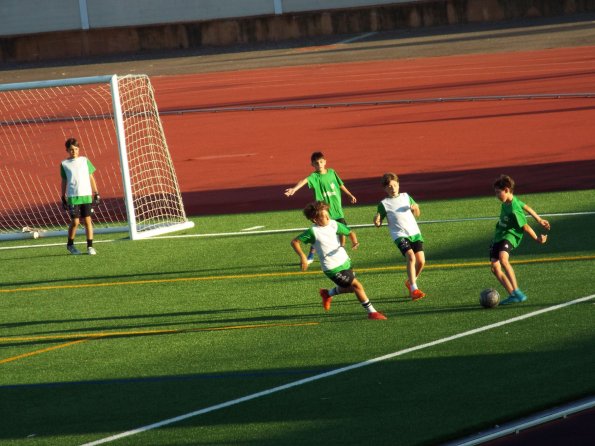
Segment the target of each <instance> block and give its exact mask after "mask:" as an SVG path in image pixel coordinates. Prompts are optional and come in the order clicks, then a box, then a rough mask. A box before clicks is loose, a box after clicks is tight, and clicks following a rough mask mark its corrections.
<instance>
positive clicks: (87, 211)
mask: <svg viewBox="0 0 595 446" xmlns="http://www.w3.org/2000/svg"><path fill="white" fill-rule="evenodd" d="M64 145H65V146H66V152H68V154H69V157H68V158H67V159H65V160H64V161H62V164H60V176H61V177H62V187H61V190H62V206H63V207H64V209H65V210H68V213H69V215H70V218H71V222H70V226H69V227H68V243H67V245H66V249H68V252H70V253H71V254H73V255H79V254H80V253H81V252H80V251H79V250H78V249H76V247H75V246H74V238H75V236H76V230H77V228H78V225H79V223H80V219H81V217H82V218H83V222H84V225H85V233H86V235H87V253H88V254H89V255H95V254H97V251H95V248H93V222H92V221H91V216H92V215H93V204H97V203H99V192H98V191H97V184H96V183H95V178H94V177H93V172H95V167H94V166H93V164H91V161H89V160H88V159H87V158H85V157H84V156H79V150H80V149H79V143H78V141H77V140H76V139H75V138H68V139H67V140H66V142H65V143H64Z"/></svg>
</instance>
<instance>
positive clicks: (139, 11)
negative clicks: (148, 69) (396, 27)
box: [0, 0, 423, 36]
mask: <svg viewBox="0 0 595 446" xmlns="http://www.w3.org/2000/svg"><path fill="white" fill-rule="evenodd" d="M416 1H417V2H419V1H423V0H0V36H11V35H26V34H36V33H44V32H51V31H72V30H87V29H98V28H115V27H130V26H143V25H155V24H165V23H182V22H200V21H206V20H216V19H229V18H245V17H254V16H264V15H273V14H278V15H280V14H284V13H292V12H304V11H319V10H330V9H344V8H355V7H368V6H375V5H385V4H391V3H392V4H395V3H406V2H409V3H415V2H416Z"/></svg>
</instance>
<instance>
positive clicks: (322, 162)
mask: <svg viewBox="0 0 595 446" xmlns="http://www.w3.org/2000/svg"><path fill="white" fill-rule="evenodd" d="M310 163H311V164H312V167H314V172H312V173H311V174H310V175H308V176H307V177H306V178H304V179H303V180H300V181H299V182H298V183H297V184H296V185H295V186H293V187H290V188H289V189H285V196H287V197H291V196H292V195H293V194H295V193H296V192H297V191H298V190H299V189H301V188H302V187H303V186H305V185H306V184H307V185H308V187H309V188H310V189H312V190H313V192H314V199H315V200H317V201H323V202H325V203H327V204H328V205H329V210H328V212H329V215H330V217H331V218H332V219H333V220H336V221H338V222H339V223H343V224H344V225H345V226H347V222H346V221H345V214H344V213H343V206H342V204H341V191H343V193H345V195H347V196H348V197H349V199H350V200H351V203H352V204H355V203H357V199H356V198H355V196H354V195H353V194H352V193H351V192H349V190H348V189H347V187H345V184H344V183H343V180H341V178H339V175H338V174H337V172H335V170H333V169H331V168H327V167H326V159H325V157H324V154H323V153H322V152H314V153H312V155H311V156H310ZM344 245H345V237H344V236H341V246H344ZM314 252H315V250H314V247H311V248H310V252H309V253H308V257H307V260H308V263H312V262H313V261H314Z"/></svg>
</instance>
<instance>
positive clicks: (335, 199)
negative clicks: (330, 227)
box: [308, 169, 345, 220]
mask: <svg viewBox="0 0 595 446" xmlns="http://www.w3.org/2000/svg"><path fill="white" fill-rule="evenodd" d="M341 186H343V180H341V178H339V175H337V172H335V171H334V170H333V169H326V173H319V172H312V173H311V174H310V175H309V176H308V187H309V188H310V189H314V199H315V200H317V201H324V202H325V203H328V205H329V211H328V213H329V216H330V217H331V218H332V219H333V220H337V219H339V218H344V217H345V214H344V213H343V206H342V204H341Z"/></svg>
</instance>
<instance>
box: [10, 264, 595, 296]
mask: <svg viewBox="0 0 595 446" xmlns="http://www.w3.org/2000/svg"><path fill="white" fill-rule="evenodd" d="M581 260H595V255H586V256H567V257H546V258H539V259H527V260H513V261H511V263H513V264H516V265H523V264H532V263H552V262H565V261H581ZM487 265H489V262H488V261H487V260H486V261H483V262H462V263H438V264H431V263H430V264H428V265H426V266H425V269H447V268H469V267H478V266H487ZM404 270H405V266H404V265H400V266H380V267H374V268H357V271H359V272H371V271H375V272H377V271H404ZM314 274H320V271H319V270H317V271H306V272H302V271H291V272H284V273H283V272H276V273H255V274H235V275H225V276H204V277H178V278H175V279H151V280H131V281H123V282H103V283H84V284H77V285H49V286H38V287H27V288H11V289H6V290H0V294H1V293H5V294H8V293H21V292H24V291H52V290H64V289H75V288H99V287H112V286H123V285H150V284H165V283H180V282H198V281H209V280H237V279H259V278H263V277H288V276H300V275H314Z"/></svg>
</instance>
